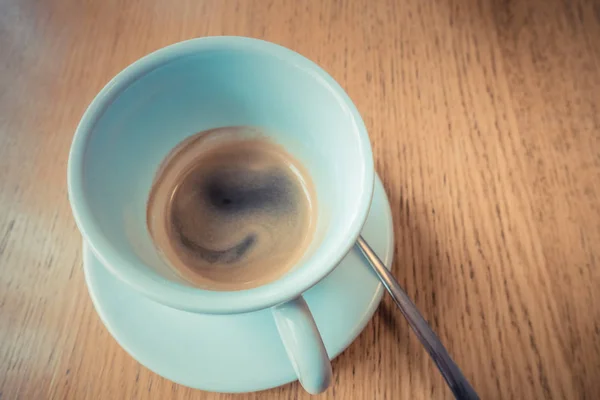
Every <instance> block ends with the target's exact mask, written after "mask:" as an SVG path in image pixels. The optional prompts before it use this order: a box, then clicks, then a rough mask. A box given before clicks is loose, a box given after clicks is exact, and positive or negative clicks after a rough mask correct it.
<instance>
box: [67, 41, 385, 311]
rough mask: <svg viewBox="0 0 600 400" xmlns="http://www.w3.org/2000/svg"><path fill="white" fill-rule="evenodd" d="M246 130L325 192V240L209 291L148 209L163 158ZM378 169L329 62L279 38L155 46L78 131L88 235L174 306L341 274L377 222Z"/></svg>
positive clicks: (292, 290) (238, 300)
mask: <svg viewBox="0 0 600 400" xmlns="http://www.w3.org/2000/svg"><path fill="white" fill-rule="evenodd" d="M236 125H249V126H254V127H258V128H259V129H260V130H262V131H263V132H264V133H265V134H266V135H267V136H269V137H270V138H271V139H272V140H274V141H275V142H277V143H279V144H281V145H283V146H284V147H285V149H286V150H287V151H288V152H290V153H291V154H293V155H294V156H295V157H296V158H297V159H298V160H299V161H300V162H301V163H302V164H303V165H304V166H305V167H306V169H307V170H308V172H309V174H310V175H311V177H312V179H313V181H314V185H315V189H316V193H317V203H318V216H317V227H316V234H315V239H314V240H313V242H312V243H311V245H310V246H309V248H308V250H307V252H306V254H305V256H304V257H303V258H302V260H301V261H300V262H299V264H298V265H297V266H296V267H295V268H293V269H292V270H291V271H289V272H288V273H287V274H286V275H285V276H283V277H282V278H280V279H279V280H277V281H275V282H272V283H269V284H266V285H263V286H260V287H258V288H254V289H249V290H242V291H236V292H217V291H208V290H200V289H197V288H193V287H191V286H189V284H187V283H186V282H185V281H183V280H182V279H181V278H179V277H178V275H177V274H176V273H175V272H174V271H173V270H172V269H171V268H170V267H168V266H167V265H166V263H165V262H164V261H163V259H162V258H161V257H160V256H159V254H158V252H157V250H156V249H155V247H154V244H153V242H152V239H151V237H150V235H149V232H148V229H147V224H146V204H147V200H148V195H149V193H150V188H151V185H152V182H153V179H154V177H155V174H156V172H157V169H158V167H159V165H160V163H161V162H162V161H163V160H164V158H165V157H166V156H167V154H169V152H170V151H171V150H172V149H173V148H174V147H175V146H176V145H177V144H178V143H180V142H181V141H183V140H184V139H185V138H187V137H189V136H190V135H193V134H195V133H197V132H200V131H204V130H207V129H211V128H216V127H223V126H236ZM373 174H374V173H373V160H372V155H371V149H370V144H369V140H368V135H367V133H366V130H365V127H364V124H363V122H362V119H361V118H360V116H359V114H358V112H357V110H356V108H355V107H354V105H353V104H352V102H351V101H350V99H349V98H348V96H347V95H346V94H345V93H344V91H343V90H342V89H341V88H340V87H339V85H337V83H335V81H334V80H333V79H332V78H331V77H330V76H329V75H327V74H326V73H325V72H324V71H322V70H321V69H320V68H319V67H318V66H316V65H315V64H314V63H312V62H311V61H309V60H307V59H306V58H304V57H302V56H300V55H298V54H296V53H294V52H292V51H290V50H287V49H285V48H283V47H280V46H277V45H274V44H271V43H267V42H263V41H259V40H253V39H245V38H224V37H222V38H206V39H195V40H191V41H188V42H182V43H179V44H176V45H173V46H169V47H167V48H165V49H162V50H159V51H157V52H155V53H152V54H151V55H149V56H146V57H144V58H142V59H141V60H139V61H137V62H136V63H134V64H132V65H131V66H129V67H128V68H127V69H125V70H124V71H123V72H121V73H120V74H119V75H117V77H115V78H114V79H113V80H112V81H111V82H110V83H109V84H108V85H107V86H106V87H105V88H104V89H103V90H102V92H101V93H100V94H99V95H98V96H97V97H96V99H95V100H94V101H93V103H92V104H91V105H90V107H89V108H88V110H87V111H86V113H85V115H84V117H83V119H82V121H81V123H80V125H79V127H78V129H77V132H76V135H75V139H74V142H73V146H72V149H71V155H70V160H69V194H70V200H71V203H72V207H73V211H74V214H75V218H76V220H77V224H78V226H79V228H80V230H81V231H82V233H83V236H84V238H85V240H87V241H88V242H89V244H90V245H91V247H92V249H93V250H94V253H95V254H96V256H97V257H98V258H99V259H100V260H101V261H102V262H103V263H104V264H105V265H106V266H107V268H108V269H109V270H110V271H111V272H112V273H114V274H115V275H117V276H118V277H119V278H120V279H121V280H123V281H125V282H126V283H128V284H129V285H130V286H132V287H134V288H135V289H137V290H139V291H141V292H142V293H144V294H146V295H147V296H149V297H151V298H153V299H155V300H157V301H159V302H161V303H163V304H166V305H169V306H172V307H175V308H179V309H184V310H189V311H199V312H208V313H235V312H246V311H251V310H256V309H260V308H265V307H268V306H272V305H275V304H279V303H282V302H284V301H286V300H288V299H290V298H293V297H295V296H298V295H299V294H301V293H302V292H304V291H305V290H306V289H308V288H309V287H311V286H312V285H314V284H315V283H317V282H318V281H319V280H320V279H322V278H323V277H324V276H326V275H327V274H328V273H329V272H331V270H332V269H333V268H334V267H335V266H336V265H337V263H338V262H339V261H341V259H342V258H343V257H344V255H345V254H346V253H347V252H348V251H349V250H350V248H351V247H352V245H353V244H354V242H355V240H356V238H357V236H358V234H359V232H360V229H361V227H362V224H363V222H364V220H365V219H366V216H367V212H368V209H369V204H370V201H371V195H372V190H373Z"/></svg>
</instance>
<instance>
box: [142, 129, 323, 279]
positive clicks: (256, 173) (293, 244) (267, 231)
mask: <svg viewBox="0 0 600 400" xmlns="http://www.w3.org/2000/svg"><path fill="white" fill-rule="evenodd" d="M315 213H316V203H315V195H314V188H313V185H312V182H311V179H310V177H309V175H308V174H307V173H306V171H305V169H304V168H303V166H302V165H301V164H300V163H299V162H298V161H297V160H296V159H295V158H294V157H292V156H291V155H290V154H289V153H287V152H286V151H285V149H284V148H283V147H281V146H279V145H277V144H276V143H274V142H272V141H270V140H269V139H267V138H264V137H261V135H260V132H258V131H256V130H254V129H252V128H248V127H227V128H218V129H213V130H210V131H206V132H201V133H198V134H196V135H194V136H192V137H190V138H188V139H187V140H185V141H184V142H183V143H181V144H180V145H179V146H177V147H176V148H175V149H174V150H173V151H172V152H171V153H170V154H169V155H168V156H167V158H166V159H165V161H163V164H162V165H161V168H160V169H159V171H158V173H157V176H156V178H155V181H154V184H153V186H152V189H151V193H150V197H149V200H148V209H147V218H148V228H149V231H150V234H151V236H152V239H153V241H154V243H155V245H156V247H157V248H158V249H159V251H160V253H161V254H162V256H163V258H164V259H165V260H166V261H167V263H168V264H169V265H170V266H171V267H173V268H174V269H175V270H176V272H177V273H178V274H179V275H180V276H181V277H183V278H184V279H185V280H187V281H188V282H190V283H191V284H193V285H195V286H197V287H200V288H204V289H209V290H240V289H247V288H252V287H256V286H260V285H262V284H265V283H268V282H270V281H273V280H275V279H277V278H279V277H280V276H282V275H283V274H285V272H287V271H288V270H290V269H291V268H292V267H293V266H294V265H295V264H296V263H297V262H298V261H299V260H300V258H301V257H302V255H303V254H304V252H305V251H306V248H307V247H308V245H309V243H310V240H311V236H312V235H313V233H314V229H315Z"/></svg>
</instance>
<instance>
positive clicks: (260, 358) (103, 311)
mask: <svg viewBox="0 0 600 400" xmlns="http://www.w3.org/2000/svg"><path fill="white" fill-rule="evenodd" d="M362 235H363V237H364V238H365V239H366V240H367V241H368V242H369V244H370V245H371V247H372V248H373V249H374V250H375V251H376V252H377V254H378V255H379V256H380V257H381V259H382V260H383V262H384V263H385V265H386V266H387V267H388V268H390V266H391V263H392V257H393V253H394V249H393V243H394V233H393V227H392V215H391V212H390V206H389V203H388V200H387V196H386V195H385V191H384V189H383V185H382V184H381V180H380V179H379V178H377V179H376V181H375V192H374V195H373V202H372V203H371V210H370V212H369V217H368V219H367V222H366V224H365V226H364V227H363V230H362ZM83 264H84V270H85V277H86V282H87V285H88V289H89V292H90V296H91V298H92V301H93V303H94V306H95V308H96V311H97V312H98V314H99V315H100V318H101V319H102V322H103V323H104V325H106V327H107V328H108V330H109V332H110V333H111V335H112V336H113V337H114V338H115V339H116V340H117V342H118V343H119V344H120V345H121V346H122V347H123V348H124V349H125V350H126V351H127V352H128V353H129V354H131V356H132V357H133V358H135V359H136V360H137V361H139V362H140V363H141V364H143V365H144V366H146V367H147V368H149V369H150V370H152V371H154V372H156V373H157V374H159V375H161V376H163V377H165V378H167V379H170V380H172V381H174V382H177V383H180V384H182V385H185V386H189V387H192V388H197V389H202V390H208V391H213V392H252V391H257V390H263V389H269V388H273V387H276V386H280V385H283V384H286V383H289V382H292V381H294V380H296V379H297V378H296V375H295V373H294V370H293V369H292V365H291V364H290V361H289V360H288V357H287V355H286V352H285V349H284V348H283V345H282V344H281V340H280V338H279V335H278V333H277V328H276V327H275V322H274V320H273V316H272V314H271V312H270V311H269V310H261V311H257V312H252V313H248V314H239V315H204V314H194V313H189V312H185V311H179V310H176V309H173V308H170V307H167V306H163V305H162V304H159V303H156V302H154V301H152V300H150V299H148V298H146V297H144V296H143V295H141V294H139V293H137V292H135V291H133V290H132V289H130V288H129V287H128V286H126V285H125V284H124V283H122V282H121V281H119V280H118V279H117V278H116V277H114V276H113V275H112V274H111V273H110V272H109V271H108V270H107V269H106V268H104V266H103V265H102V264H101V263H100V262H99V261H98V260H97V259H96V258H95V257H94V255H93V253H92V251H91V250H90V249H89V247H88V246H87V244H84V246H83ZM382 294H383V287H382V285H381V284H380V283H379V281H378V280H377V277H376V276H375V274H374V273H373V272H372V271H371V269H370V267H369V266H368V265H367V264H366V261H365V260H364V259H363V258H362V256H361V254H360V252H359V250H357V249H356V248H353V249H352V250H351V251H350V253H348V255H347V256H346V258H344V260H343V261H342V262H341V263H340V265H339V266H338V267H337V268H336V269H335V270H334V271H333V272H332V273H331V274H330V275H329V276H328V277H327V278H325V279H324V280H322V281H321V282H319V283H318V284H317V285H316V286H314V287H313V288H311V289H310V290H308V291H307V292H306V293H305V294H304V297H305V299H306V301H307V303H308V305H309V307H310V309H311V311H312V313H313V316H314V318H315V321H316V323H317V326H318V328H319V331H320V332H321V335H322V337H323V342H324V343H325V347H326V349H327V353H328V354H329V357H330V358H332V359H333V358H334V357H336V356H337V355H338V354H340V353H341V352H342V351H343V350H344V349H346V347H348V346H349V345H350V343H352V341H353V340H354V339H355V338H356V337H357V336H358V334H359V333H360V332H361V331H362V330H363V328H364V327H365V325H366V324H367V322H368V321H369V319H370V318H371V316H372V315H373V313H374V312H375V310H376V309H377V306H378V305H379V302H380V301H381V296H382Z"/></svg>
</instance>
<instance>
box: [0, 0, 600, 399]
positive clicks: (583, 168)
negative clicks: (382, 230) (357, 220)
mask: <svg viewBox="0 0 600 400" xmlns="http://www.w3.org/2000/svg"><path fill="white" fill-rule="evenodd" d="M221 34H227V35H244V36H251V37H258V38H264V39H267V40H270V41H273V42H276V43H280V44H282V45H285V46H287V47H289V48H292V49H294V50H296V51H298V52H300V53H302V54H304V55H305V56H307V57H309V58H311V59H312V60H314V61H316V62H317V63H319V64H320V65H322V66H323V67H324V68H325V69H326V70H328V71H329V72H330V73H331V74H332V75H333V76H334V77H335V78H336V79H337V80H338V81H339V82H340V84H341V85H342V86H343V87H344V88H345V89H346V90H347V91H348V93H349V95H350V96H351V97H352V99H353V100H354V102H355V103H356V105H357V106H358V108H359V110H360V111H361V113H362V115H363V117H364V120H365V123H366V125H367V128H368V130H369V133H370V136H371V141H372V144H373V148H374V152H375V157H376V163H377V170H378V171H379V173H380V175H381V176H382V178H383V181H384V183H385V187H386V190H387V192H388V194H389V196H390V201H391V205H392V210H393V215H394V223H395V224H394V226H395V233H396V237H397V250H396V255H395V262H394V273H395V275H396V276H397V277H398V278H399V280H400V282H401V283H402V284H403V285H404V286H405V288H406V290H407V292H408V293H409V295H410V296H411V297H412V298H413V299H414V300H415V302H416V304H417V305H418V306H419V307H420V309H421V310H422V311H423V313H424V314H425V316H426V317H427V318H428V319H429V320H430V321H431V323H432V325H433V327H434V329H435V330H436V331H437V332H438V334H439V336H440V337H441V338H442V340H443V341H444V342H445V343H446V344H447V346H448V348H449V350H450V352H451V353H452V354H453V356H454V358H455V359H456V361H457V362H458V364H459V365H460V366H461V367H462V368H463V370H464V372H465V374H466V375H467V376H468V377H469V378H470V379H471V380H472V383H473V385H474V386H475V388H476V389H477V390H478V391H479V393H480V395H481V397H482V398H485V399H534V398H538V399H542V398H544V399H595V398H597V396H598V394H599V393H600V381H599V380H598V379H597V374H598V371H599V370H600V328H599V320H600V295H599V292H600V291H599V289H600V270H599V265H598V263H599V261H600V245H599V243H600V202H599V196H600V185H599V184H598V182H600V113H599V109H598V108H599V107H600V4H599V3H598V2H594V1H585V0H573V1H561V0H548V1H542V0H520V1H518V0H517V1H510V0H507V1H499V0H498V1H485V0H451V1H446V0H437V1H433V0H405V1H402V2H400V1H394V0H387V1H386V0H377V1H368V0H356V1H350V0H335V1H334V0H331V1H321V0H314V1H276V0H273V1H270V0H265V1H260V0H256V1H245V0H234V1H228V0H226V1H220V0H214V1H213V0H175V1H172V2H166V1H162V0H144V1H141V0H132V1H116V0H107V1H78V0H47V1H33V0H1V2H0V179H1V180H0V182H1V185H0V398H1V399H3V400H4V399H11V400H12V399H46V398H51V399H142V398H143V399H166V398H173V399H242V398H244V399H245V398H248V399H304V398H308V397H310V396H308V395H307V394H306V393H304V392H303V391H302V389H301V388H300V386H299V385H298V384H297V383H294V384H290V385H286V386H284V387H282V388H278V389H274V390H270V391H266V392H261V393H257V394H249V395H221V394H209V393H205V392H201V391H197V390H191V389H189V388H186V387H182V386H179V385H177V384H174V383H171V382H169V381H167V380H165V379H163V378H161V377H159V376H157V375H155V374H154V373H152V372H150V371H148V370H147V369H146V368H144V367H142V366H140V365H139V364H138V363H137V362H136V361H134V360H133V359H132V358H131V357H129V356H128V355H127V354H126V353H125V352H124V351H123V350H122V349H121V348H120V347H119V346H118V345H117V343H116V342H115V341H114V340H113V339H112V337H111V336H110V335H109V334H108V332H107V331H106V329H105V328H104V326H103V325H102V323H101V322H100V320H99V319H98V317H97V315H96V313H95V311H94V309H93V306H92V304H91V301H90V299H89V296H88V294H87V290H86V286H85V283H84V277H83V271H82V268H81V239H80V235H79V233H78V231H77V228H76V227H75V224H74V222H73V218H72V216H71V212H70V208H69V204H68V200H67V190H66V165H67V155H68V150H69V145H70V142H71V139H72V135H73V132H74V130H75V127H76V125H77V123H78V120H79V118H80V117H81V115H82V113H83V111H84V109H85V107H86V106H87V105H88V104H89V102H90V101H91V100H92V98H93V97H94V95H95V94H96V93H97V92H98V91H99V89H100V88H101V87H102V86H103V85H104V84H105V83H106V82H107V81H108V80H109V79H110V78H111V77H112V76H114V75H115V74H116V73H117V72H119V71H120V70H121V69H122V68H124V67H125V66H127V65H128V64H130V63H131V62H133V61H134V60H136V59H137V58H139V57H141V56H143V55H145V54H147V53H148V52H151V51H153V50H155V49H158V48H160V47H162V46H165V45H168V44H170V43H173V42H176V41H180V40H183V39H188V38H192V37H197V36H205V35H221ZM333 368H334V385H333V387H332V388H331V389H329V390H328V391H327V392H326V393H325V394H324V395H322V396H321V398H323V399H399V398H402V399H448V398H451V393H450V391H449V390H448V389H447V388H446V387H445V385H444V383H443V380H442V378H441V377H440V376H439V374H438V372H437V371H436V369H435V367H434V366H433V364H432V363H431V361H430V360H429V358H428V356H427V355H426V353H425V352H424V351H423V349H422V348H421V346H420V345H419V343H418V341H417V339H416V338H415V337H414V335H413V334H412V333H411V332H410V331H409V329H408V327H407V325H406V323H405V322H404V321H403V319H402V318H401V316H400V314H399V313H398V312H397V311H396V310H395V309H394V308H393V306H392V303H391V302H390V301H389V299H386V300H385V301H384V302H383V304H382V305H381V307H380V308H379V310H378V311H377V313H376V314H375V317H374V318H373V320H372V321H371V322H370V323H369V325H368V326H367V328H366V329H365V331H364V332H363V333H362V335H361V336H360V337H359V338H358V339H357V340H356V341H355V343H353V344H352V345H351V347H350V348H349V349H348V350H346V351H345V352H344V353H343V354H342V355H341V356H340V357H338V358H337V359H336V360H335V361H334V363H333Z"/></svg>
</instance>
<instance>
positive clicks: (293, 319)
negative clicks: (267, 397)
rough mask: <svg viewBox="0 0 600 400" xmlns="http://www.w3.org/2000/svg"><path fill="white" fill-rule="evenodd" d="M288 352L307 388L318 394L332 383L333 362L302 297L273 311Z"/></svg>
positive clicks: (274, 308)
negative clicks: (330, 360)
mask: <svg viewBox="0 0 600 400" xmlns="http://www.w3.org/2000/svg"><path fill="white" fill-rule="evenodd" d="M272 311H273V317H274V318H275V324H276V325H277V330H278V331H279V336H280V337H281V341H282V342H283V346H284V347H285V351H286V352H287V355H288V357H289V359H290V361H291V363H292V366H293V367H294V370H295V371H296V375H297V376H298V380H299V381H300V383H301V384H302V386H303V387H304V389H305V390H306V391H307V392H309V393H311V394H317V393H321V392H323V391H325V390H326V389H327V388H328V387H329V384H330V383H331V363H330V362H329V356H327V351H326V350H325V345H324V344H323V339H321V335H320V334H319V330H318V329H317V325H316V324H315V320H314V319H313V316H312V314H311V313H310V310H309V308H308V305H307V304H306V301H304V298H303V297H302V296H299V297H297V298H295V299H294V300H290V301H288V302H287V303H283V304H280V305H278V306H275V307H273V308H272Z"/></svg>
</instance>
